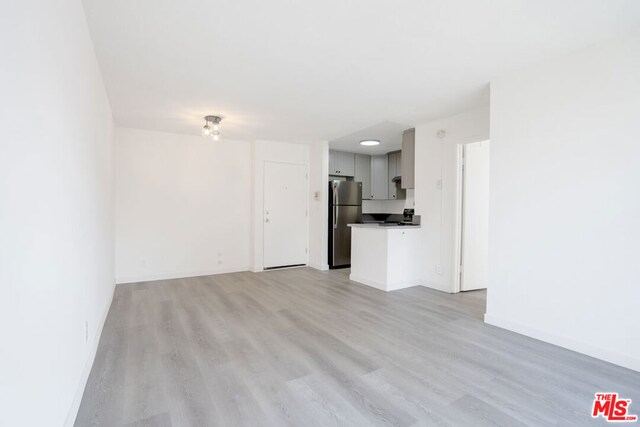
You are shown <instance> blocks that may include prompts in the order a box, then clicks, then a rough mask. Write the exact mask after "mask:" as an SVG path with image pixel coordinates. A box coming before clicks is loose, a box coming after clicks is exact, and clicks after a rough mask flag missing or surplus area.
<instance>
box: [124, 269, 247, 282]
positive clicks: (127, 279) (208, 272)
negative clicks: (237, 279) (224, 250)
mask: <svg viewBox="0 0 640 427" xmlns="http://www.w3.org/2000/svg"><path fill="white" fill-rule="evenodd" d="M242 271H249V267H248V266H247V267H236V268H221V269H217V270H205V271H189V272H181V273H159V274H147V275H141V276H127V277H117V278H116V284H118V285H121V284H126V283H138V282H151V281H154V280H169V279H184V278H186V277H198V276H213V275H215V274H225V273H239V272H242Z"/></svg>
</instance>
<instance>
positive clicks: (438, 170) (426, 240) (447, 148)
mask: <svg viewBox="0 0 640 427" xmlns="http://www.w3.org/2000/svg"><path fill="white" fill-rule="evenodd" d="M439 130H444V131H445V132H446V136H445V137H444V138H439V137H438V136H437V134H438V131H439ZM488 138H489V109H488V108H481V109H476V110H472V111H467V112H465V113H462V114H458V115H455V116H451V117H446V118H443V119H440V120H435V121H432V122H429V123H425V124H422V125H418V126H416V165H415V166H416V169H415V174H416V180H415V210H416V212H415V213H416V214H418V215H421V216H422V218H421V221H422V222H421V224H422V227H421V229H420V232H421V233H422V238H421V242H422V248H421V250H420V253H419V255H418V257H419V259H418V262H419V264H420V265H421V269H422V270H421V272H420V280H421V281H422V282H423V283H424V285H426V286H429V287H432V288H435V289H439V290H442V291H445V292H454V291H456V289H455V281H454V271H455V268H454V265H455V260H456V236H455V227H456V209H457V200H456V186H457V185H458V175H457V157H456V152H457V149H458V145H459V144H467V143H471V142H478V141H483V140H486V139H488Z"/></svg>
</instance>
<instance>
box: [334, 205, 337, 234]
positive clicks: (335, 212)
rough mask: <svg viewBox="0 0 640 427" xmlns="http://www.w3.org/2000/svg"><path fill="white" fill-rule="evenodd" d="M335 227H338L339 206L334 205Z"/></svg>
mask: <svg viewBox="0 0 640 427" xmlns="http://www.w3.org/2000/svg"><path fill="white" fill-rule="evenodd" d="M333 228H338V207H337V206H336V205H333Z"/></svg>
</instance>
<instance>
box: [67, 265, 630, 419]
mask: <svg viewBox="0 0 640 427" xmlns="http://www.w3.org/2000/svg"><path fill="white" fill-rule="evenodd" d="M484 311H485V293H484V291H475V292H468V293H461V294H456V295H450V294H445V293H441V292H438V291H434V290H430V289H427V288H423V287H414V288H409V289H404V290H400V291H395V292H392V293H384V292H382V291H378V290H375V289H373V288H369V287H366V286H362V285H359V284H356V283H354V282H350V281H349V280H348V278H347V271H346V270H341V271H331V272H320V271H317V270H314V269H310V268H301V269H291V270H282V271H271V272H265V273H258V274H255V273H234V274H224V275H217V276H207V277H197V278H189V279H177V280H167V281H158V282H147V283H139V284H131V285H119V286H117V287H116V293H115V296H114V301H113V304H112V306H111V309H110V311H109V315H108V317H107V321H106V325H105V328H104V331H103V333H102V338H101V340H100V345H99V348H98V353H97V356H96V360H95V363H94V366H93V369H92V371H91V375H90V377H89V381H88V384H87V386H86V389H85V392H84V397H83V400H82V404H81V406H80V410H79V413H78V417H77V420H76V426H92V425H100V426H330V425H345V426H370V425H396V426H413V425H415V426H418V425H420V426H427V425H437V426H484V425H487V426H494V425H497V426H521V425H529V426H546V425H558V426H573V425H575V426H585V425H605V424H606V423H605V422H604V421H603V420H602V419H595V420H594V419H592V418H591V416H590V411H591V405H592V401H593V394H594V393H595V392H599V391H617V392H619V393H621V394H622V396H624V397H626V398H630V399H633V400H634V405H633V407H634V409H635V411H636V412H635V413H638V412H640V411H639V410H638V408H639V407H638V405H637V403H640V373H637V372H634V371H630V370H627V369H624V368H620V367H617V366H614V365H611V364H608V363H605V362H602V361H599V360H596V359H593V358H590V357H587V356H584V355H581V354H578V353H574V352H572V351H568V350H565V349H562V348H560V347H556V346H553V345H549V344H545V343H542V342H540V341H536V340H533V339H530V338H527V337H524V336H521V335H517V334H514V333H510V332H507V331H504V330H501V329H499V328H494V327H491V326H488V325H485V324H484V323H483V322H482V316H483V314H484ZM632 413H634V412H633V411H632Z"/></svg>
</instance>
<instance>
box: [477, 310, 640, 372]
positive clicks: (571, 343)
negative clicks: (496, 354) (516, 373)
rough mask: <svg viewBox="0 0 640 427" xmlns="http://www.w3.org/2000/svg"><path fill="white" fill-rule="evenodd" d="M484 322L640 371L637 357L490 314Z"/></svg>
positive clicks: (485, 316)
mask: <svg viewBox="0 0 640 427" xmlns="http://www.w3.org/2000/svg"><path fill="white" fill-rule="evenodd" d="M484 322H485V323H487V324H489V325H493V326H497V327H499V328H502V329H507V330H509V331H512V332H516V333H518V334H521V335H526V336H528V337H531V338H535V339H537V340H540V341H544V342H548V343H550V344H554V345H557V346H559V347H563V348H566V349H569V350H573V351H577V352H578V353H582V354H586V355H587V356H591V357H595V358H596V359H600V360H604V361H605V362H610V363H613V364H615V365H619V366H623V367H625V368H629V369H633V370H634V371H640V359H639V358H637V357H632V356H629V355H626V354H621V353H617V352H613V351H611V350H607V349H606V348H602V347H596V346H594V345H592V344H588V343H585V342H582V341H576V340H574V339H572V338H568V337H564V336H560V335H556V334H554V333H551V332H548V331H544V330H541V329H536V328H533V327H530V326H528V325H524V324H522V323H518V322H513V321H511V320H506V319H503V318H500V317H496V316H492V315H490V314H488V313H487V314H485V315H484Z"/></svg>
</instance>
